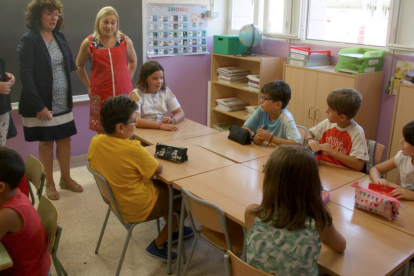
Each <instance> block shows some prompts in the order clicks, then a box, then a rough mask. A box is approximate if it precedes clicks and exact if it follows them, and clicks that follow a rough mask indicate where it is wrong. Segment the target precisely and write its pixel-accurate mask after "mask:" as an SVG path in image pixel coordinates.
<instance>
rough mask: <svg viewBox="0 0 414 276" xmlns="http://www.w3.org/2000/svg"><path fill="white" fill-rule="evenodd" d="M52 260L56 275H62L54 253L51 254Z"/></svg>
mask: <svg viewBox="0 0 414 276" xmlns="http://www.w3.org/2000/svg"><path fill="white" fill-rule="evenodd" d="M52 261H53V264H54V265H55V269H56V274H57V275H58V276H63V272H62V267H61V264H60V262H59V259H58V258H57V256H56V254H52Z"/></svg>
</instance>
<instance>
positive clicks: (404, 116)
mask: <svg viewBox="0 0 414 276" xmlns="http://www.w3.org/2000/svg"><path fill="white" fill-rule="evenodd" d="M413 105H414V87H407V86H401V87H400V89H399V91H398V102H397V104H396V105H395V111H394V123H393V130H392V136H391V137H390V145H389V147H390V150H389V155H388V159H390V158H392V157H394V156H395V155H396V154H397V152H398V151H399V150H401V145H400V140H401V139H402V137H403V135H402V130H403V127H404V126H405V125H406V124H407V123H409V122H411V121H413V120H414V113H413V111H412V109H413ZM398 174H399V171H398V169H394V170H392V171H390V172H388V173H387V180H388V181H390V182H392V183H395V182H396V181H397V176H398Z"/></svg>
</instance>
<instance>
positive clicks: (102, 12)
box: [93, 6, 122, 39]
mask: <svg viewBox="0 0 414 276" xmlns="http://www.w3.org/2000/svg"><path fill="white" fill-rule="evenodd" d="M108 15H115V17H116V21H117V24H116V31H115V37H116V39H119V37H120V35H121V33H122V32H121V31H120V30H119V16H118V13H117V11H116V10H115V9H114V8H113V7H111V6H107V7H103V8H102V9H101V10H100V11H99V12H98V14H97V15H96V19H95V27H94V29H93V36H95V37H98V36H101V31H100V30H99V21H100V20H101V19H102V18H104V17H105V16H108Z"/></svg>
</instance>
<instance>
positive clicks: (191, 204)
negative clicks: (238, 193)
mask: <svg viewBox="0 0 414 276" xmlns="http://www.w3.org/2000/svg"><path fill="white" fill-rule="evenodd" d="M181 194H182V200H183V201H184V205H185V208H186V210H187V211H188V212H189V214H190V215H191V216H189V217H190V219H191V217H194V218H195V219H196V220H197V221H198V222H199V223H201V224H202V225H203V226H204V227H207V228H209V229H211V230H213V231H216V232H218V233H223V234H224V235H225V237H226V242H227V248H229V249H231V248H232V247H231V243H230V238H229V234H228V231H227V224H226V217H225V215H224V212H223V210H221V208H220V206H218V205H216V204H214V203H212V202H209V201H205V200H202V199H200V198H198V197H196V196H194V195H193V194H191V193H190V192H189V191H188V190H187V189H186V188H181Z"/></svg>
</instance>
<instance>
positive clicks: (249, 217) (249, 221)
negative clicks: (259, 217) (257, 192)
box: [244, 204, 259, 232]
mask: <svg viewBox="0 0 414 276" xmlns="http://www.w3.org/2000/svg"><path fill="white" fill-rule="evenodd" d="M257 207H259V205H257V204H251V205H249V206H247V208H246V211H244V222H245V224H246V226H245V227H246V231H247V232H249V231H250V228H252V225H253V222H254V219H255V218H256V215H255V214H254V213H253V210H254V209H256V208H257Z"/></svg>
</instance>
